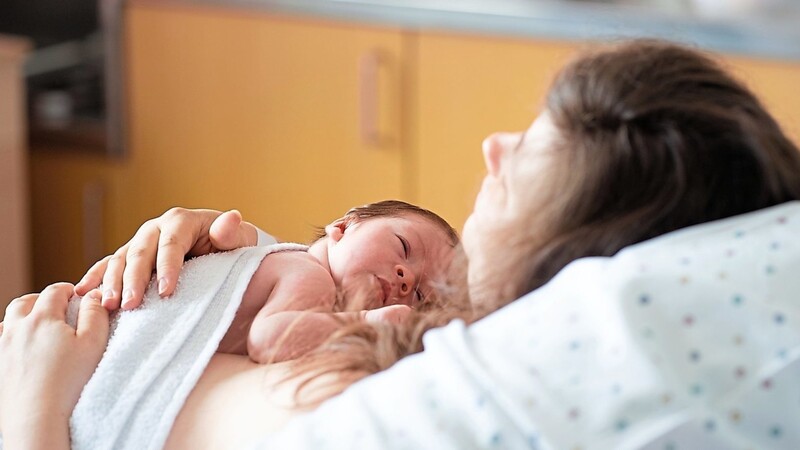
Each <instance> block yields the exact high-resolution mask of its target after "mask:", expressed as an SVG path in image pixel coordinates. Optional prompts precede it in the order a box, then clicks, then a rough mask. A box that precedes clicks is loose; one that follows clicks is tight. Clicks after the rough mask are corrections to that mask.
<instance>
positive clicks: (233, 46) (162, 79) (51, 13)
mask: <svg viewBox="0 0 800 450" xmlns="http://www.w3.org/2000/svg"><path fill="white" fill-rule="evenodd" d="M798 19H800V6H798V4H797V2H795V1H792V0H728V1H725V0H674V1H670V0H619V1H613V0H605V1H600V0H597V1H589V0H584V1H576V0H562V1H556V0H549V1H543V0H541V1H537V0H452V1H435V0H353V1H342V0H293V1H290V0H205V1H201V0H169V1H156V0H129V1H122V0H100V2H99V3H98V1H97V0H71V1H69V2H65V1H62V0H3V2H2V3H0V157H1V158H2V159H0V183H2V191H0V193H1V195H2V198H1V199H0V200H1V201H2V202H1V203H0V205H2V210H0V211H1V213H2V214H0V242H1V243H2V244H1V245H0V247H2V248H3V250H5V252H6V258H5V259H4V262H2V263H0V303H4V302H6V301H8V300H10V299H11V298H12V297H14V296H17V295H19V294H22V293H24V292H28V291H32V290H40V289H41V288H43V287H44V286H45V285H46V284H49V283H51V282H54V281H61V280H64V281H71V282H76V281H77V280H78V279H79V278H80V276H81V275H82V274H83V273H84V271H85V270H86V269H87V268H88V267H89V266H90V265H91V263H93V262H94V261H96V260H97V259H99V258H101V257H102V256H104V255H106V254H108V253H110V252H112V251H113V250H114V249H116V248H117V247H118V246H120V245H121V244H123V243H124V242H125V241H126V240H127V239H128V238H129V237H130V236H132V234H133V233H134V232H135V230H136V229H137V227H138V226H139V225H140V224H141V223H142V222H144V221H145V220H146V219H148V218H151V217H154V216H157V215H159V214H161V213H163V212H164V211H165V210H167V209H168V208H170V207H172V206H184V207H208V208H215V209H223V210H224V209H230V208H237V209H239V210H241V211H242V213H243V214H244V216H245V218H247V219H249V220H250V221H251V222H254V223H256V224H258V225H260V226H261V227H262V228H264V229H265V230H267V231H269V232H272V233H273V234H275V235H277V236H278V237H280V238H282V239H284V240H291V241H300V242H304V241H307V240H308V239H309V238H310V237H311V234H312V227H313V226H317V225H324V224H326V223H328V222H330V221H331V220H333V219H334V218H336V217H338V216H340V215H341V214H342V213H343V212H344V211H346V210H347V209H348V208H350V207H351V206H354V205H357V204H363V203H365V202H369V201H375V200H379V199H384V198H399V199H403V200H406V201H411V202H415V203H418V204H421V205H422V206H425V207H428V208H431V209H433V210H435V211H437V212H439V213H441V214H442V215H443V216H444V217H445V218H446V219H448V220H449V221H451V223H453V224H454V225H455V226H456V228H460V225H461V224H462V223H463V221H464V219H465V218H466V216H467V215H468V213H469V211H470V209H471V206H472V200H473V198H474V194H475V193H476V192H477V188H478V185H479V180H480V179H481V177H482V175H483V165H482V159H481V155H480V144H481V141H482V139H483V138H484V137H485V136H486V135H488V134H489V133H491V132H493V131H497V130H516V129H523V128H526V127H527V126H528V124H529V122H530V121H531V120H532V119H533V118H534V117H535V115H536V114H537V111H538V108H539V105H540V102H541V100H542V95H543V93H544V92H545V90H546V89H547V86H548V83H549V80H550V79H551V77H552V76H553V74H554V73H555V72H556V71H557V69H558V68H559V67H560V66H561V65H562V64H563V62H564V61H565V59H567V58H568V57H569V56H570V55H571V54H573V53H574V52H575V51H576V50H579V49H581V48H583V47H586V46H588V45H591V44H592V43H593V42H597V41H606V40H613V39H619V38H621V37H630V36H654V37H661V38H666V39H672V40H677V41H681V42H685V43H689V44H691V45H695V46H697V47H700V48H704V49H708V50H710V51H712V52H714V53H716V54H717V55H719V58H720V59H721V60H723V61H724V63H725V64H726V65H728V66H729V67H730V68H731V69H732V70H733V71H734V72H735V73H736V74H737V75H738V76H739V77H740V78H742V79H743V80H744V81H745V82H746V83H747V84H748V85H750V86H751V88H752V89H754V90H755V91H756V92H757V93H758V94H759V95H760V96H761V97H762V98H763V100H764V102H765V103H766V104H767V105H768V107H769V108H770V109H771V110H772V111H773V113H774V114H775V115H776V117H778V119H779V121H780V122H781V123H782V124H783V126H784V127H785V128H786V130H787V131H788V132H789V134H790V135H791V136H793V138H795V139H796V138H797V137H798V136H800V133H799V132H798V131H799V130H800V125H798V124H800V89H799V88H798V86H799V85H800V32H797V31H795V30H794V28H795V27H794V24H795V23H797V21H798Z"/></svg>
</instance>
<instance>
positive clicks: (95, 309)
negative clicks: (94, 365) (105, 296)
mask: <svg viewBox="0 0 800 450" xmlns="http://www.w3.org/2000/svg"><path fill="white" fill-rule="evenodd" d="M100 300H101V294H100V291H98V290H93V291H89V293H87V294H86V295H85V296H84V297H83V299H82V300H81V306H80V311H78V323H77V326H76V328H75V334H76V335H77V336H78V338H79V339H81V340H86V341H88V345H89V346H90V348H93V349H94V348H97V347H98V346H100V345H102V346H103V348H105V344H106V343H107V342H108V329H109V323H108V310H107V309H105V308H104V307H103V305H102V303H101V302H100Z"/></svg>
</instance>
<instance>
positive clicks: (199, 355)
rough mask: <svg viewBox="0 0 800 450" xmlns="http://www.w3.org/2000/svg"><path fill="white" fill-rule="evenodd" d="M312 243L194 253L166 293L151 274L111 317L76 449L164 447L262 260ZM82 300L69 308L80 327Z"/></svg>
mask: <svg viewBox="0 0 800 450" xmlns="http://www.w3.org/2000/svg"><path fill="white" fill-rule="evenodd" d="M306 249H307V247H306V246H303V245H299V244H274V245H269V246H266V247H249V248H244V249H239V250H235V251H232V252H227V253H217V254H212V255H207V256H203V257H199V258H195V259H193V260H191V261H188V262H187V263H186V264H185V265H184V268H183V269H182V270H181V273H180V277H179V279H178V286H177V288H176V290H175V293H174V294H173V295H172V296H171V297H170V298H167V299H162V298H160V297H159V296H158V289H157V286H156V283H155V281H151V282H150V285H149V286H148V289H147V292H146V294H145V299H144V302H143V304H142V306H141V307H139V308H138V309H136V310H133V311H124V312H121V313H120V314H119V315H118V316H117V317H115V318H114V320H112V330H111V337H110V338H109V342H108V348H107V349H106V352H105V354H104V355H103V359H102V360H101V361H100V364H99V365H98V367H97V370H96V371H95V373H94V375H92V378H91V379H90V380H89V383H87V385H86V387H85V388H84V389H83V392H82V393H81V397H80V400H79V401H78V404H77V406H76V407H75V410H74V411H73V414H72V418H71V420H70V434H71V437H72V449H73V450H90V449H91V450H104V449H109V450H111V449H114V450H124V449H131V450H133V449H136V450H141V449H160V448H162V447H163V446H164V443H165V442H166V439H167V437H168V435H169V432H170V430H171V429H172V425H173V422H174V421H175V418H176V417H177V415H178V412H179V411H180V410H181V408H182V407H183V404H184V402H185V400H186V397H187V396H188V395H189V392H190V391H191V390H192V388H193V387H194V385H195V384H196V382H197V380H198V379H199V377H200V375H201V374H202V373H203V370H204V369H205V367H206V365H207V364H208V362H209V360H210V359H211V356H212V355H213V354H214V352H215V350H216V349H217V346H218V345H219V342H220V340H221V339H222V337H223V336H224V335H225V332H226V331H227V329H228V327H229V326H230V324H231V322H232V321H233V317H234V315H235V313H236V310H237V308H238V307H239V304H240V303H241V300H242V295H243V294H244V292H245V289H246V288H247V285H248V284H249V282H250V278H251V277H252V275H253V273H254V272H255V270H256V269H257V268H258V266H259V264H260V263H261V260H262V259H263V258H264V256H266V255H267V254H269V253H273V252H276V251H286V250H298V251H305V250H306ZM75 300H76V301H72V302H71V304H70V308H69V311H68V322H71V324H73V326H74V324H75V319H76V317H77V307H78V304H79V299H75ZM1 448H2V440H1V439H0V449H1Z"/></svg>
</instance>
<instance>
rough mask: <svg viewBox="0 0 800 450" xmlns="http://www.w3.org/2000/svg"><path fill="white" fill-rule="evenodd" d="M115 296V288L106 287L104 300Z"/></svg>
mask: <svg viewBox="0 0 800 450" xmlns="http://www.w3.org/2000/svg"><path fill="white" fill-rule="evenodd" d="M113 296H114V290H113V289H110V288H109V289H106V290H105V291H103V300H110V299H111V297H113Z"/></svg>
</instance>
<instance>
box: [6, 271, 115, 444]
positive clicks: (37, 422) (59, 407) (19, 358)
mask: <svg viewBox="0 0 800 450" xmlns="http://www.w3.org/2000/svg"><path fill="white" fill-rule="evenodd" d="M72 294H73V286H72V285H71V284H68V283H59V284H54V285H51V286H48V287H47V288H45V289H44V290H43V291H42V293H41V294H29V295H25V296H22V297H19V298H16V299H14V300H13V301H12V302H11V303H10V304H9V305H8V308H6V314H5V321H4V322H2V323H0V379H1V380H3V382H2V383H0V432H2V434H3V439H4V441H5V444H4V445H5V448H26V449H68V448H69V429H68V425H67V424H68V420H69V416H70V415H71V414H72V410H73V408H74V407H75V404H76V403H77V402H78V397H79V396H80V393H81V390H82V389H83V386H84V385H85V384H86V383H87V382H88V381H89V378H90V377H91V375H92V372H94V368H95V367H97V364H98V363H99V362H100V358H101V357H102V355H103V351H104V350H105V346H106V342H107V341H108V328H109V325H108V312H107V311H106V310H105V309H104V308H103V307H102V306H101V305H100V292H99V291H96V290H95V291H90V292H88V293H87V295H86V297H85V298H86V301H84V302H81V306H80V311H79V313H78V322H77V327H76V328H72V327H71V326H69V325H68V324H67V323H66V312H67V302H68V301H69V298H70V297H71V296H72ZM22 386H25V387H26V388H21V387H22ZM35 430H46V431H45V432H36V431H35Z"/></svg>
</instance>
